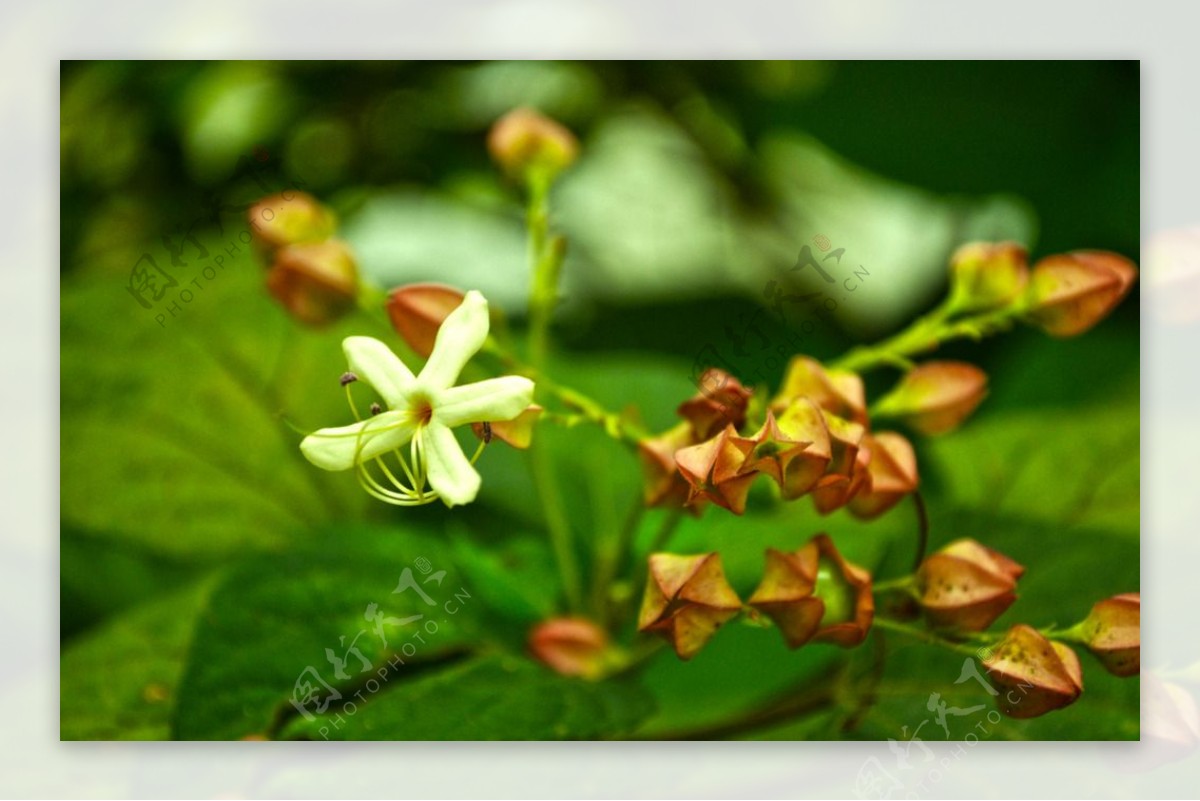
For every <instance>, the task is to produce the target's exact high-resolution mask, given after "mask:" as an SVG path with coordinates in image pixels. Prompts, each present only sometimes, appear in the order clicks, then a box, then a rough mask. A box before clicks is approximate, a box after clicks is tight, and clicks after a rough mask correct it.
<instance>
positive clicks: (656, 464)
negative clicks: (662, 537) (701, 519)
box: [638, 423, 699, 509]
mask: <svg viewBox="0 0 1200 801" xmlns="http://www.w3.org/2000/svg"><path fill="white" fill-rule="evenodd" d="M695 442H696V440H695V436H694V432H693V431H692V426H691V424H690V423H680V424H679V425H677V426H675V427H674V428H671V429H669V430H667V431H664V432H663V433H661V434H659V435H658V436H656V437H650V438H648V439H644V440H642V441H640V442H638V458H639V459H640V460H641V463H642V487H643V490H642V497H643V499H644V500H645V501H646V505H647V506H670V507H673V508H678V507H680V506H683V505H684V504H685V503H687V500H688V495H689V494H690V487H689V485H688V483H687V481H686V480H684V478H683V475H682V474H681V473H680V472H679V467H678V465H676V464H675V452H676V451H678V450H679V449H680V448H684V447H687V446H688V445H694V444H695ZM694 508H696V509H699V506H697V507H694Z"/></svg>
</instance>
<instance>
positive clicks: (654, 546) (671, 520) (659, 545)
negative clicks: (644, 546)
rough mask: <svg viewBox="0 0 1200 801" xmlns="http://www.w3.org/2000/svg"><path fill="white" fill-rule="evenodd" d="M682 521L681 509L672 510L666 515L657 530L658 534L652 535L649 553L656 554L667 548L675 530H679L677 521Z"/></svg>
mask: <svg viewBox="0 0 1200 801" xmlns="http://www.w3.org/2000/svg"><path fill="white" fill-rule="evenodd" d="M682 519H683V510H682V509H672V510H671V511H670V512H669V513H668V514H667V516H666V517H665V518H664V519H663V522H662V525H661V526H660V527H659V529H658V533H657V534H655V535H654V542H652V543H650V553H658V552H659V551H661V550H662V549H663V548H665V547H667V543H668V542H670V541H671V537H672V535H674V534H675V530H676V529H677V528H679V521H680V520H682Z"/></svg>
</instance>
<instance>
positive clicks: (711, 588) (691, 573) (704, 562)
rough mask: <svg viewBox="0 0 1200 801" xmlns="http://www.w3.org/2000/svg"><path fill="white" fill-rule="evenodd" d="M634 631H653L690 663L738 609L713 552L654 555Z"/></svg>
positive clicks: (739, 606)
mask: <svg viewBox="0 0 1200 801" xmlns="http://www.w3.org/2000/svg"><path fill="white" fill-rule="evenodd" d="M649 567H650V574H649V576H647V578H646V594H645V595H644V596H643V597H642V610H641V613H640V614H639V615H638V631H652V632H655V633H657V634H659V635H661V636H662V637H664V638H665V639H666V640H667V642H669V643H671V645H672V646H673V647H674V648H675V653H676V654H678V656H679V658H680V659H691V658H692V657H693V656H695V655H696V653H697V652H699V651H700V649H701V648H703V647H704V645H705V644H706V643H707V642H708V641H709V640H710V639H712V636H713V635H714V634H715V633H716V631H717V629H718V628H720V627H721V626H722V625H723V624H724V623H725V622H726V621H728V620H729V619H730V618H732V617H733V616H734V615H736V614H737V613H738V612H739V611H741V608H742V602H741V601H740V600H739V599H738V597H737V593H735V592H734V591H733V588H732V587H730V586H729V582H728V581H726V580H725V570H724V568H722V567H721V557H720V555H719V554H716V553H707V554H699V555H696V556H677V555H675V554H669V553H656V554H652V555H651V556H650V559H649Z"/></svg>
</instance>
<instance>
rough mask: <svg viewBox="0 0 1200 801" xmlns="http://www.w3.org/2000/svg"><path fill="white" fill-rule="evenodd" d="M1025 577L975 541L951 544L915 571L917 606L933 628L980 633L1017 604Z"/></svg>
mask: <svg viewBox="0 0 1200 801" xmlns="http://www.w3.org/2000/svg"><path fill="white" fill-rule="evenodd" d="M1024 572H1025V568H1024V567H1022V566H1021V565H1019V564H1017V563H1016V562H1014V561H1013V560H1012V559H1009V558H1008V557H1007V556H1005V555H1004V554H1001V553H998V552H996V551H993V550H992V549H991V548H987V547H985V546H983V545H980V544H979V543H978V542H976V541H975V540H971V539H962V540H956V541H954V542H952V543H950V544H949V545H947V546H946V547H945V548H942V549H941V550H940V551H938V552H937V553H935V554H932V555H931V556H928V557H926V559H925V561H923V562H922V563H921V566H920V567H919V568H917V594H918V598H917V601H918V603H920V605H921V608H922V609H923V610H924V611H925V616H926V617H927V618H928V619H929V622H930V623H931V624H932V625H934V626H936V627H939V628H951V629H957V630H960V631H983V630H984V629H986V628H987V627H988V626H990V625H992V623H994V622H995V620H996V618H998V617H1000V615H1002V614H1004V611H1005V610H1006V609H1008V607H1010V606H1012V604H1013V601H1015V600H1016V599H1017V595H1016V588H1017V579H1018V578H1020V577H1021V575H1022V574H1023V573H1024Z"/></svg>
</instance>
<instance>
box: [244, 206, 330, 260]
mask: <svg viewBox="0 0 1200 801" xmlns="http://www.w3.org/2000/svg"><path fill="white" fill-rule="evenodd" d="M288 197H290V198H291V199H290V200H289V199H288ZM248 216H249V219H250V222H251V223H252V225H251V230H252V231H253V232H254V237H255V239H256V241H257V242H258V244H259V245H260V246H261V247H262V248H263V249H265V250H267V251H273V250H276V249H277V248H281V247H286V246H287V245H296V244H299V243H302V242H321V241H323V240H325V239H329V238H330V237H331V236H333V232H334V230H335V229H336V228H337V217H336V216H335V215H334V213H333V212H332V211H330V210H329V209H328V208H326V207H325V206H323V205H321V204H320V203H319V202H317V199H316V198H314V197H313V196H312V195H309V194H307V193H305V192H295V191H293V192H283V193H281V194H278V195H271V196H270V197H265V198H263V199H262V200H260V201H258V202H257V203H255V204H254V205H253V206H251V207H250V211H249V214H248Z"/></svg>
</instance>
